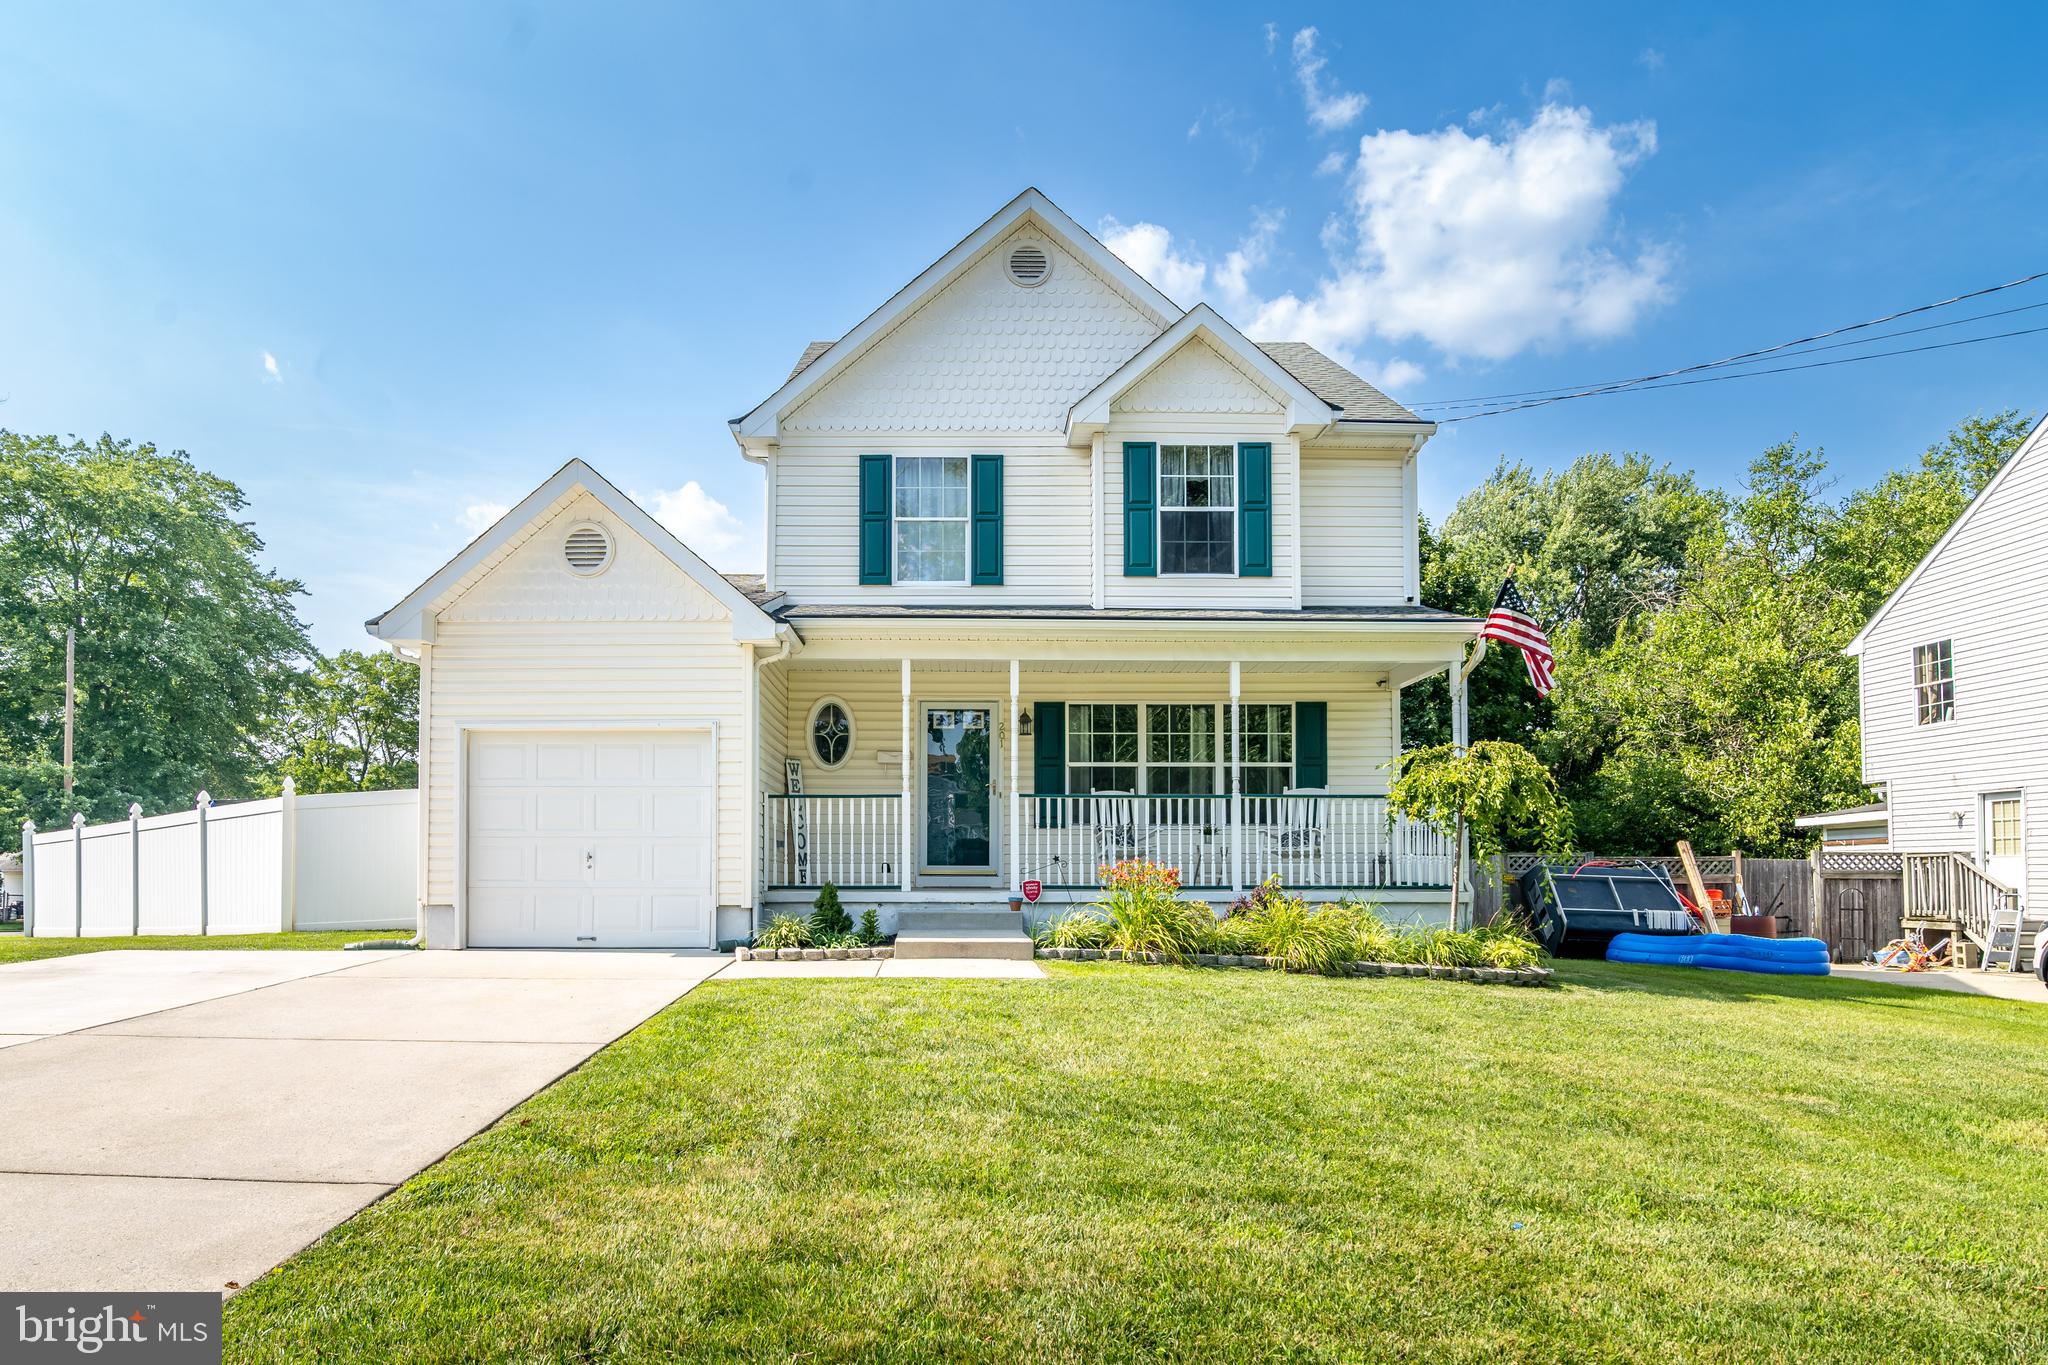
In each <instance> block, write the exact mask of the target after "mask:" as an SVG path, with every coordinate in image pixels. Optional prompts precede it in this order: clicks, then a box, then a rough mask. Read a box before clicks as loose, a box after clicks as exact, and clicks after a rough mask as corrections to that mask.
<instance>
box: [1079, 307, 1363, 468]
mask: <svg viewBox="0 0 2048 1365" xmlns="http://www.w3.org/2000/svg"><path fill="white" fill-rule="evenodd" d="M1198 336H1199V337H1201V338H1202V339H1203V340H1204V341H1207V342H1208V343H1209V344H1210V345H1212V346H1214V347H1216V348H1217V349H1218V350H1221V351H1224V352H1226V353H1228V354H1230V355H1232V356H1235V357H1236V358H1237V362H1238V364H1239V365H1241V366H1243V367H1244V368H1245V369H1246V370H1248V371H1250V372H1251V373H1252V374H1254V375H1256V376H1257V377H1259V378H1260V379H1262V380H1264V381H1265V383H1266V386H1267V387H1268V388H1270V389H1272V390H1273V392H1275V393H1277V394H1279V395H1280V396H1281V399H1282V400H1283V402H1284V403H1285V404H1286V407H1287V425H1289V426H1290V427H1293V426H1328V425H1329V424H1330V423H1331V422H1334V421H1336V420H1337V411H1338V410H1337V409H1336V408H1335V407H1332V406H1331V405H1330V404H1329V403H1326V402H1325V401H1323V399H1322V398H1321V397H1319V396H1318V395H1317V394H1316V392H1315V391H1314V390H1313V389H1311V388H1309V386H1308V385H1306V384H1304V383H1302V382H1301V380H1299V379H1297V378H1295V376H1294V375H1293V374H1292V373H1291V372H1290V371H1289V370H1288V369H1287V368H1286V367H1285V366H1283V365H1281V364H1280V363H1279V362H1278V361H1276V360H1274V359H1273V357H1272V356H1270V355H1267V354H1266V353H1265V352H1264V351H1262V350H1260V349H1259V348H1258V347H1256V346H1254V345H1252V344H1251V342H1249V341H1247V340H1245V336H1244V333H1242V332H1240V331H1238V330H1237V328H1235V327H1233V326H1231V325H1230V324H1229V323H1228V322H1227V321H1225V320H1224V318H1223V315H1222V314H1220V313H1218V312H1217V311H1216V310H1215V309H1213V308H1211V307H1210V306H1209V305H1208V304H1206V303H1198V304H1196V305H1195V306H1194V307H1193V308H1190V309H1189V310H1188V311H1187V312H1186V313H1184V314H1182V315H1181V319H1180V321H1178V322H1176V323H1174V324H1173V326H1171V327H1169V328H1167V329H1166V330H1165V331H1163V332H1161V333H1160V334H1159V335H1158V336H1156V337H1154V338H1152V340H1151V342H1150V343H1149V344H1147V345H1146V346H1145V348H1144V349H1143V350H1141V351H1139V352H1138V353H1137V354H1136V355H1134V356H1132V357H1131V358H1130V359H1129V360H1127V361H1125V362H1124V363H1123V364H1122V365H1120V366H1118V367H1117V370H1116V372H1115V373H1114V374H1112V375H1110V376H1109V378H1107V379H1105V380H1103V381H1102V382H1101V383H1100V384H1097V385H1096V386H1095V387H1094V388H1092V389H1090V390H1089V391H1088V392H1087V393H1085V394H1083V395H1082V396H1081V400H1080V401H1079V402H1077V403H1075V404H1074V406H1073V407H1072V408H1070V409H1068V411H1067V441H1068V443H1069V444H1075V443H1081V444H1085V443H1086V441H1087V439H1088V436H1089V434H1090V433H1092V432H1094V431H1096V430H1099V429H1101V428H1103V427H1106V426H1108V425H1109V409H1110V405H1111V404H1112V403H1114V402H1115V401H1116V399H1117V396H1118V395H1119V394H1122V393H1125V392H1127V391H1128V390H1129V389H1130V388H1131V387H1132V386H1133V385H1135V384H1137V383H1138V382H1139V381H1140V380H1142V379H1144V377H1145V376H1146V375H1148V374H1150V373H1152V371H1153V370H1155V369H1157V368H1158V367H1159V365H1160V364H1161V362H1163V361H1164V360H1165V359H1166V358H1167V357H1168V356H1170V355H1172V354H1173V353H1174V352H1175V351H1178V350H1179V349H1180V348H1181V347H1182V346H1184V345H1186V344H1187V343H1188V342H1189V341H1190V340H1192V339H1194V338H1195V337H1198Z"/></svg>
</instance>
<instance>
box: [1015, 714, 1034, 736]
mask: <svg viewBox="0 0 2048 1365" xmlns="http://www.w3.org/2000/svg"><path fill="white" fill-rule="evenodd" d="M1017 733H1018V734H1020V735H1022V736H1023V737H1024V738H1025V739H1029V738H1031V713H1030V712H1029V711H1019V712H1018V713H1017Z"/></svg>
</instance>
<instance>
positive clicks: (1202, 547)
mask: <svg viewBox="0 0 2048 1365" xmlns="http://www.w3.org/2000/svg"><path fill="white" fill-rule="evenodd" d="M1159 572H1160V573H1162V574H1234V573H1236V572H1237V451H1236V449H1235V448H1234V447H1232V446H1188V445H1178V446H1167V445H1163V446H1161V447H1159Z"/></svg>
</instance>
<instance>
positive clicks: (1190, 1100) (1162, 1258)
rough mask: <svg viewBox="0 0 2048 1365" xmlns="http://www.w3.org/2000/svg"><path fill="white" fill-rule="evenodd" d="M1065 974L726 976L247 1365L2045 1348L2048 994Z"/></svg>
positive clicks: (1789, 981)
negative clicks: (995, 978)
mask: <svg viewBox="0 0 2048 1365" xmlns="http://www.w3.org/2000/svg"><path fill="white" fill-rule="evenodd" d="M1047 966H1048V967H1049V969H1050V972H1051V975H1052V980H1051V981H1050V982H1048V983H1043V984H1038V983H998V982H940V981H754V982H731V983H720V982H716V981H714V982H711V983H708V984H707V985H705V986H703V987H700V988H699V989H698V990H697V991H695V992H694V993H692V994H691V995H689V996H687V997H685V998H684V999H683V1000H681V1001H679V1002H678V1003H677V1004H676V1005H675V1006H674V1007H673V1008H671V1009H669V1010H667V1011H665V1012H664V1013H663V1014H661V1015H659V1016H657V1017H656V1018H655V1019H653V1020H651V1021H649V1023H648V1024H647V1025H645V1026H644V1027H642V1028H641V1029H639V1030H638V1031H637V1032H635V1033H633V1034H631V1035H629V1036H628V1037H626V1038H625V1039H623V1040H621V1041H620V1042H619V1043H617V1044H615V1045H614V1046H612V1047H611V1048H609V1049H607V1050H606V1051H605V1052H603V1053H601V1054H599V1055H598V1056H597V1057H595V1058H593V1059H592V1060H591V1062H590V1063H588V1064H587V1065H586V1066H584V1067H583V1068H582V1069H581V1070H579V1071H578V1072H576V1073H574V1074H572V1075H570V1076H568V1077H566V1078H564V1079H563V1080H562V1081H561V1082H559V1083H558V1084H556V1085H555V1086H553V1087H552V1088H551V1089H549V1090H547V1091H545V1092H543V1093H542V1094H540V1095H538V1096H536V1097H535V1098H534V1099H533V1100H532V1101H530V1102H529V1103H527V1104H526V1105H524V1106H523V1107H521V1108H519V1109H517V1110H515V1111H514V1112H513V1113H512V1114H511V1115H509V1116H508V1117H507V1118H506V1119H505V1120H503V1121H502V1122H500V1123H499V1124H498V1125H497V1126H496V1127H494V1128H492V1129H491V1130H489V1131H487V1132H485V1133H483V1134H480V1135H479V1136H478V1137H477V1138H476V1139H474V1140H473V1141H471V1142H470V1143H468V1144H467V1145H465V1146H464V1147H462V1148H460V1149H458V1150H457V1151H456V1152H455V1153H453V1154H452V1155H451V1156H449V1157H448V1158H447V1159H446V1160H445V1161H443V1162H441V1163H440V1164H438V1165H437V1166H434V1167H433V1168H431V1169H429V1170H428V1171H426V1172H424V1173H423V1174H421V1175H420V1176H418V1177H416V1178H415V1179H413V1180H412V1181H410V1182H408V1183H407V1184H406V1185H404V1186H403V1187H401V1188H400V1189H399V1190H398V1191H397V1192H396V1193H394V1194H393V1195H392V1196H390V1197H389V1198H387V1199H386V1200H384V1201H383V1202H381V1203H379V1204H377V1205H375V1206H373V1207H372V1208H370V1209H369V1210H367V1211H365V1212H364V1213H363V1214H362V1215H360V1216H359V1217H357V1218H355V1219H354V1220H352V1221H351V1222H349V1223H347V1224H344V1225H343V1226H342V1227H340V1228H338V1229H336V1230H335V1231H334V1232H333V1233H331V1234H330V1235H329V1236H327V1237H326V1238H325V1239H323V1240H322V1241H320V1242H319V1243H316V1244H315V1245H314V1246H312V1247H310V1248H308V1249H307V1250H306V1251H305V1252H303V1253H301V1254H300V1255H299V1256H297V1257H296V1258H294V1259H293V1260H292V1261H290V1262H288V1263H287V1264H285V1265H284V1266H283V1267H281V1268H280V1269H279V1270H277V1271H275V1272H273V1273H272V1274H270V1275H268V1276H266V1277H264V1278H263V1279H262V1280H260V1281H259V1282H257V1283H256V1284H254V1285H252V1286H251V1287H250V1288H249V1289H247V1290H246V1291H244V1292H243V1293H242V1294H240V1295H239V1296H237V1297H236V1298H235V1299H234V1300H232V1301H231V1302H230V1304H229V1305H228V1310H227V1325H226V1333H227V1358H228V1359H229V1360H231V1361H238V1362H255V1361H301V1360H312V1359H324V1360H341V1359H356V1360H393V1361H468V1360H497V1359H516V1360H522V1361H525V1360H535V1361H595V1360H602V1361H653V1360H671V1359H743V1358H745V1359H762V1358H765V1359H793V1358H801V1359H805V1360H830V1359H846V1358H860V1359H883V1360H903V1361H913V1360H919V1361H921V1360H940V1359H945V1360H1000V1361H1014V1360H1044V1359H1057V1360H1088V1361H1096V1360H1155V1359H1229V1360H1271V1359H1297V1360H1359V1359H1387V1358H1397V1359H1415V1360H1438V1359H1493V1360H1499V1359H1518V1360H1530V1359H1535V1360H1598V1359H1617V1360H1621V1359H1625V1360H1645V1361H1648V1360H1657V1361H1662V1360H1672V1359H1697V1360H1724V1361H1738V1360H1740V1361H1748V1360H1760V1359H1779V1360H1793V1359H1796V1360H1801V1361H1812V1360H1868V1359H1934V1358H1941V1359H1945V1360H1962V1359H1981V1360H2021V1359H2040V1358H2043V1356H2044V1355H2048V1184H2044V1180H2043V1172H2044V1170H2048V1048H2044V1047H2043V1046H2042V1042H2043V1038H2044V1037H2048V1032H2044V1030H2048V1009H2044V1008H2042V1007H2039V1006H2032V1005H2023V1004H2014V1003H2012V1002H2006V1001H1997V1000H1985V999H1978V998H1972V997H1966V996H1960V995H1954V994H1948V993H1943V992H1935V991H1914V990H1909V989H1906V988H1902V987H1893V986H1877V985H1869V984H1865V983H1859V982H1849V981H1825V980H1805V979H1795V978H1772V979H1764V978H1748V977H1739V976H1733V975H1727V974H1721V973H1712V972H1690V971H1682V970H1670V969H1662V970H1660V969H1657V968H1650V967H1622V966H1609V965H1607V964H1573V963H1567V964H1563V973H1564V981H1565V984H1564V985H1563V986H1562V987H1561V988H1559V989H1554V990H1531V989H1515V988H1507V987H1475V986H1471V985H1465V984H1459V983H1451V982H1443V983H1438V982H1430V981H1421V980H1399V981H1388V980H1363V981H1361V980H1342V979H1328V978H1320V977H1293V976H1290V977H1282V976H1279V975H1277V974H1267V973H1254V972H1199V971H1194V970H1185V969H1172V968H1160V967H1121V966H1115V965H1109V964H1102V965H1096V964H1064V963H1051V964H1047Z"/></svg>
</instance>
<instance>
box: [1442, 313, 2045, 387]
mask: <svg viewBox="0 0 2048 1365" xmlns="http://www.w3.org/2000/svg"><path fill="white" fill-rule="evenodd" d="M2042 308H2048V302H2043V303H2023V304H2021V305H2019V306H2018V307H2017V308H1999V309H1995V310H1994V311H1992V312H1989V313H1972V314H1971V315H1970V316H1969V317H1966V318H1953V319H1951V320H1949V321H1948V322H1930V323H1928V324H1927V325H1926V326H1924V327H1901V328H1900V329H1899V330H1898V331H1896V332H1879V333H1877V334H1876V335H1874V336H1867V337H1857V338H1856V339H1855V340H1853V341H1831V342H1829V343H1828V344H1827V345H1825V346H1803V347H1800V348H1799V349H1797V350H1793V351H1787V352H1784V354H1789V355H1818V354H1820V353H1821V352H1822V351H1839V350H1841V349H1843V348H1844V347H1848V346H1868V345H1870V344H1871V343H1872V342H1874V341H1889V340H1891V339H1893V338H1894V337H1910V336H1918V335H1920V334H1921V333H1922V332H1939V331H1941V330H1942V329H1943V328H1945V327H1961V326H1963V325H1965V324H1966V323H1972V322H1984V321H1986V320H1988V319H1990V318H2003V317H2010V316H2012V315H2013V314H2014V313H2032V312H2035V311H2038V310H2039V309H2042ZM1764 358H1765V357H1761V356H1759V357H1757V358H1756V359H1751V360H1729V361H1715V362H1712V365H1703V366H1699V367H1698V368H1700V369H1708V368H1713V367H1717V366H1734V365H1754V364H1756V363H1757V360H1760V359H1764ZM1673 373H1677V374H1683V373H1689V371H1683V370H1681V371H1674V372H1673ZM1641 382H1642V381H1640V380H1633V379H1604V380H1601V381H1599V382H1598V383H1596V384H1566V385H1562V386H1560V387H1558V388H1554V389H1524V390H1522V391H1521V392H1520V393H1497V394H1493V395H1491V396H1489V397H1481V398H1458V399H1449V398H1446V399H1440V400H1438V401H1437V402H1434V403H1417V404H1415V406H1416V407H1417V408H1432V409H1437V410H1440V411H1451V410H1454V409H1457V408H1480V407H1485V406H1486V405H1487V404H1488V403H1498V402H1503V401H1505V400H1507V399H1511V398H1542V397H1546V396H1548V395H1551V394H1565V393H1575V392H1577V391H1578V390H1580V389H1588V390H1591V389H1604V388H1625V387H1628V386H1631V385H1635V384H1638V383H1641Z"/></svg>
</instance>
